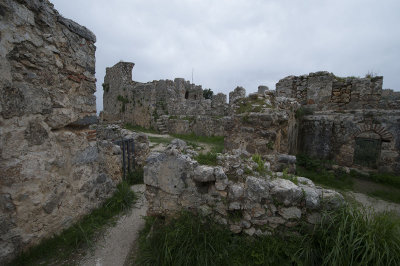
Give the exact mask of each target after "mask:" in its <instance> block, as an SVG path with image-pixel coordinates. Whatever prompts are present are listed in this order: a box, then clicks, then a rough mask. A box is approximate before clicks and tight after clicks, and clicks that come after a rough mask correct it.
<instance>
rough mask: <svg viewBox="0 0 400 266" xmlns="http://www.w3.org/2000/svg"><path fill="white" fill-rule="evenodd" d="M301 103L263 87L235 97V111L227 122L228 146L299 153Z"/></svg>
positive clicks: (265, 152) (226, 136) (229, 147)
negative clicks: (249, 93)
mask: <svg viewBox="0 0 400 266" xmlns="http://www.w3.org/2000/svg"><path fill="white" fill-rule="evenodd" d="M298 107H299V104H298V103H297V102H296V101H295V100H294V99H293V98H284V97H275V95H274V92H272V91H267V90H264V89H262V90H261V91H260V93H253V94H251V95H250V96H249V97H247V98H240V99H236V100H235V104H234V105H233V106H232V109H233V110H234V113H235V114H234V115H232V116H231V117H230V119H229V121H228V122H227V123H225V150H226V151H231V150H234V149H242V150H246V151H248V152H250V153H251V154H260V155H270V154H277V153H283V154H295V153H296V149H297V146H296V145H297V143H296V141H295V140H296V139H297V127H298V126H297V122H296V118H295V111H296V110H297V108H298Z"/></svg>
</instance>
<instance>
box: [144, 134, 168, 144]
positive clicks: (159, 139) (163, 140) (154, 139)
mask: <svg viewBox="0 0 400 266" xmlns="http://www.w3.org/2000/svg"><path fill="white" fill-rule="evenodd" d="M148 138H149V140H150V141H151V142H154V143H158V144H160V143H162V144H170V143H171V140H172V139H171V138H163V137H151V136H149V137H148Z"/></svg>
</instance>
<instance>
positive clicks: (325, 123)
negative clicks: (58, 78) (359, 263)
mask: <svg viewBox="0 0 400 266" xmlns="http://www.w3.org/2000/svg"><path fill="white" fill-rule="evenodd" d="M133 65H134V64H133V63H124V62H120V63H118V64H116V65H115V66H113V67H111V68H108V69H107V74H106V76H105V79H104V91H105V92H104V112H103V114H102V116H103V119H104V120H105V121H117V120H118V121H121V122H124V123H132V124H134V125H140V126H143V127H147V128H149V127H153V128H155V129H158V130H159V131H160V132H163V133H168V132H169V133H178V134H188V133H194V134H196V135H206V136H210V135H218V136H225V151H232V150H234V149H243V150H246V151H248V152H250V153H253V154H254V153H257V154H261V155H263V156H264V157H265V158H267V159H268V160H269V161H271V162H278V164H277V165H278V167H276V169H275V170H282V169H279V168H280V167H279V164H280V163H279V161H280V162H282V163H285V161H288V160H289V161H292V160H293V159H292V158H290V157H287V156H282V155H284V154H291V155H296V154H299V153H305V154H308V155H310V156H313V157H318V158H320V159H327V160H333V161H335V162H336V163H337V164H338V165H341V166H345V167H356V168H360V169H365V170H379V171H381V172H394V173H400V154H399V152H400V139H399V138H400V137H399V136H400V93H399V92H393V91H391V90H382V82H383V77H366V78H356V77H348V78H340V77H336V76H335V75H333V74H332V73H329V72H317V73H310V74H309V75H303V76H299V77H295V76H289V77H286V78H284V79H282V80H280V81H279V82H278V83H277V84H276V90H269V89H268V87H266V86H260V87H259V89H258V92H257V93H253V94H251V95H249V96H248V97H245V96H246V91H245V89H244V88H242V87H237V88H236V89H235V90H234V91H232V92H231V93H229V104H227V103H226V96H225V95H223V94H217V95H216V96H213V97H212V99H204V98H203V96H202V94H203V93H202V90H201V87H200V86H195V85H193V84H190V83H189V82H187V81H184V80H183V79H175V81H169V80H166V81H165V80H160V81H153V82H150V83H145V84H143V83H138V82H134V81H132V74H131V71H132V68H133ZM273 165H274V166H275V165H276V164H275V163H274V164H273Z"/></svg>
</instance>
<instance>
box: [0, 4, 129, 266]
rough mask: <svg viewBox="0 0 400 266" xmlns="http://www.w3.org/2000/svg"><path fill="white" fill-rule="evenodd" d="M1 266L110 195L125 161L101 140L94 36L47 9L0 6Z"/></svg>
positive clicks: (37, 5)
mask: <svg viewBox="0 0 400 266" xmlns="http://www.w3.org/2000/svg"><path fill="white" fill-rule="evenodd" d="M0 34H1V35H0V36H1V38H0V58H1V60H0V228H1V229H0V264H3V263H4V262H6V261H8V260H10V259H11V258H12V257H13V256H15V255H16V254H17V253H18V252H20V251H21V250H23V249H25V248H27V247H29V246H32V245H34V244H37V243H39V242H40V240H41V239H43V238H46V237H50V236H51V235H53V234H54V233H58V232H60V231H61V230H62V229H64V228H67V227H68V226H70V225H71V224H72V223H74V222H75V221H77V219H79V218H80V217H81V216H83V215H84V214H87V213H88V212H89V211H90V210H91V209H93V208H95V207H97V206H98V205H99V204H100V203H101V202H102V201H103V200H104V199H105V198H107V197H108V196H109V195H111V193H112V192H113V190H114V188H115V185H116V183H117V182H119V181H120V179H121V169H120V158H119V156H120V155H116V154H115V146H114V145H113V144H112V143H110V142H108V141H99V142H98V141H96V131H95V130H91V129H89V125H90V124H93V123H96V122H97V118H96V103H95V96H94V92H95V90H96V85H95V76H94V74H95V49H96V48H95V46H94V43H95V41H96V37H95V35H94V34H93V33H92V32H91V31H89V30H88V29H86V28H85V27H83V26H80V25H78V24H77V23H75V22H73V21H71V20H69V19H66V18H63V17H62V16H60V15H59V14H58V12H57V11H56V10H55V9H54V8H53V5H52V4H50V3H49V2H48V1H47V0H44V1H42V0H41V1H39V0H29V1H24V0H20V1H14V0H5V1H1V3H0Z"/></svg>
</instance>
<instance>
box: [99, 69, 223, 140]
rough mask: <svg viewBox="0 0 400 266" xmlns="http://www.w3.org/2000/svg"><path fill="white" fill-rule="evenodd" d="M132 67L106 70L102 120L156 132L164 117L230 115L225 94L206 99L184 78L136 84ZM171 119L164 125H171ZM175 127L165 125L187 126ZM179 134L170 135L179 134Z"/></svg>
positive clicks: (190, 128) (197, 87) (201, 92)
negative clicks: (152, 129)
mask: <svg viewBox="0 0 400 266" xmlns="http://www.w3.org/2000/svg"><path fill="white" fill-rule="evenodd" d="M133 66H134V64H133V63H126V62H119V63H117V64H116V65H114V66H113V67H110V68H107V70H106V76H105V78H104V84H103V87H104V97H103V103H104V111H103V114H102V117H103V119H104V120H105V121H109V122H110V121H118V120H120V121H121V122H123V123H132V124H134V125H140V126H143V127H146V128H150V127H153V128H155V129H157V121H158V120H159V119H160V118H161V116H166V115H168V116H173V117H175V116H205V115H212V116H224V115H226V114H227V113H228V106H227V104H226V96H225V95H224V94H217V95H216V96H215V97H214V98H213V99H204V97H203V90H202V88H201V86H197V85H194V84H190V83H189V81H185V80H184V79H181V78H176V79H175V80H174V81H172V80H159V81H152V82H148V83H139V82H135V81H132V68H133ZM168 120H169V119H167V120H164V122H165V123H168ZM199 120H201V118H199ZM176 124H177V123H173V124H171V125H167V124H166V125H165V126H166V127H167V128H171V129H173V128H179V127H180V128H183V127H185V126H184V125H181V126H177V125H176ZM195 127H196V126H195ZM197 127H200V124H199V125H197ZM194 130H195V129H193V128H192V127H191V126H189V127H188V129H187V130H186V129H185V132H186V131H190V133H192V132H193V131H194ZM176 131H179V132H181V131H180V130H176ZM176 131H175V130H172V131H171V132H172V133H178V132H176Z"/></svg>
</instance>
